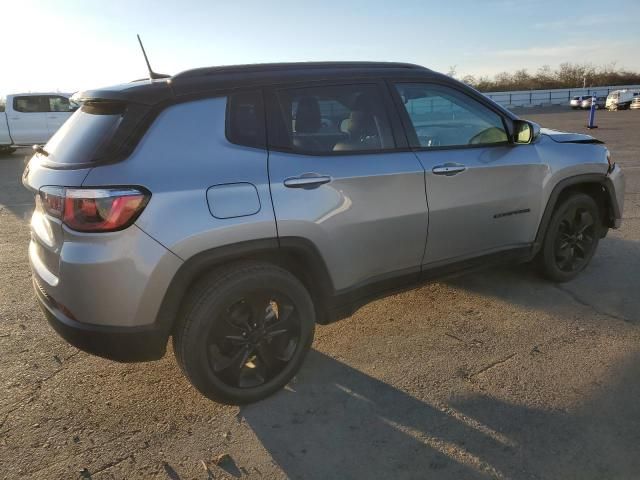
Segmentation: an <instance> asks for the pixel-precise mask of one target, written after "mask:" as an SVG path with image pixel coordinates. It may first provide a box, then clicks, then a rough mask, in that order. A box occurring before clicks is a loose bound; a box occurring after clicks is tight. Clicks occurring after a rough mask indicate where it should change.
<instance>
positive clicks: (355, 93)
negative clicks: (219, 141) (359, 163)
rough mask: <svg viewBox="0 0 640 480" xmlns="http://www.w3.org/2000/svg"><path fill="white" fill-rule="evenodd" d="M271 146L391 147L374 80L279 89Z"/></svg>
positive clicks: (306, 149)
mask: <svg viewBox="0 0 640 480" xmlns="http://www.w3.org/2000/svg"><path fill="white" fill-rule="evenodd" d="M272 117H274V126H273V127H274V129H275V130H276V132H275V133H274V135H273V136H272V135H271V134H270V135H269V142H270V144H271V146H273V147H274V148H277V149H284V150H290V151H294V152H299V153H312V154H331V153H338V152H356V151H383V150H389V149H393V148H394V147H395V142H394V139H393V134H392V131H391V124H390V121H389V118H388V116H387V113H386V111H385V108H384V104H383V100H382V97H381V95H380V91H379V89H378V87H377V86H376V85H332V86H316V87H304V88H289V89H283V90H280V91H278V92H277V104H276V105H275V112H274V115H272Z"/></svg>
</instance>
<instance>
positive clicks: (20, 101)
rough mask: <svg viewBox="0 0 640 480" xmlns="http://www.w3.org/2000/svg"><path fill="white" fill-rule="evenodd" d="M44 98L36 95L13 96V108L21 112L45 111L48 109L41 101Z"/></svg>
mask: <svg viewBox="0 0 640 480" xmlns="http://www.w3.org/2000/svg"><path fill="white" fill-rule="evenodd" d="M45 98H46V97H40V96H37V95H29V96H24V97H13V109H14V110H15V111H16V112H22V113H41V112H46V111H48V105H47V104H46V102H44V101H43V100H44V99H45Z"/></svg>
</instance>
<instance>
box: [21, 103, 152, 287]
mask: <svg viewBox="0 0 640 480" xmlns="http://www.w3.org/2000/svg"><path fill="white" fill-rule="evenodd" d="M101 93H102V94H104V93H105V91H101ZM107 93H108V92H107ZM116 93H117V94H118V95H120V94H121V92H120V91H116ZM105 96H106V97H108V95H105ZM82 100H83V101H84V103H83V105H82V107H81V108H80V109H78V110H77V111H76V112H75V113H74V114H73V115H72V116H71V117H70V118H69V119H68V120H67V121H66V122H65V123H64V124H63V125H62V127H60V129H59V130H58V131H57V132H56V133H55V134H54V135H53V137H51V139H50V140H49V142H47V144H46V145H44V147H42V148H38V149H37V150H36V153H35V154H34V155H33V157H32V158H31V160H30V161H29V163H28V164H27V167H26V169H25V171H24V174H23V177H22V182H23V184H24V186H25V187H26V188H28V189H29V190H30V191H31V192H33V194H34V196H35V210H34V212H33V215H32V218H31V243H30V246H29V248H30V254H31V255H30V258H31V260H32V263H33V268H34V270H36V271H37V272H38V274H39V277H40V278H41V279H42V280H44V281H46V282H47V283H49V284H51V285H52V286H55V285H56V284H57V277H58V274H59V269H60V266H59V265H60V252H61V249H62V246H63V243H64V240H65V235H67V236H68V235H69V234H68V230H67V231H66V232H65V228H66V227H64V226H63V221H62V211H63V209H64V208H65V205H67V201H66V200H65V195H66V193H67V192H70V193H74V194H77V191H74V188H77V187H81V186H82V183H83V181H84V179H85V178H86V177H87V175H88V174H89V172H90V171H91V169H92V168H93V167H94V166H95V165H97V164H104V163H111V162H117V161H120V160H122V159H123V158H126V156H127V155H128V152H130V151H131V149H132V148H133V146H134V143H133V140H132V139H133V138H135V134H136V129H137V128H138V127H139V126H140V125H141V124H142V122H143V120H144V118H146V116H147V114H148V113H149V111H150V107H149V105H145V104H140V103H133V102H128V101H126V100H124V99H121V98H117V99H113V98H104V96H103V97H102V98H95V97H93V98H92V97H85V98H83V99H82ZM90 193H92V195H95V194H96V192H90ZM107 193H108V192H107ZM105 201H108V199H106V200H100V199H98V200H96V201H95V202H94V203H95V204H98V203H100V202H102V204H104V202H105ZM58 204H59V205H58ZM58 206H59V207H60V212H56V208H57V207H58ZM101 206H102V205H101ZM57 213H59V214H57ZM65 222H66V219H65ZM67 224H68V223H67Z"/></svg>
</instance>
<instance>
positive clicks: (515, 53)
mask: <svg viewBox="0 0 640 480" xmlns="http://www.w3.org/2000/svg"><path fill="white" fill-rule="evenodd" d="M588 49H589V47H587V46H585V45H563V46H559V47H529V48H512V49H507V50H497V51H495V52H493V55H494V56H496V57H518V58H538V57H540V58H542V57H569V56H572V55H576V54H578V53H580V52H583V51H586V50H588Z"/></svg>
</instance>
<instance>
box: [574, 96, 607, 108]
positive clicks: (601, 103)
mask: <svg viewBox="0 0 640 480" xmlns="http://www.w3.org/2000/svg"><path fill="white" fill-rule="evenodd" d="M592 102H593V97H586V98H585V99H584V100H582V103H581V104H580V107H581V108H583V109H586V110H588V109H590V108H591V103H592ZM606 103H607V97H596V110H600V109H602V108H604V107H605V105H606Z"/></svg>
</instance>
